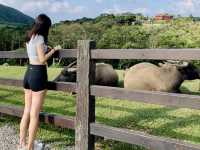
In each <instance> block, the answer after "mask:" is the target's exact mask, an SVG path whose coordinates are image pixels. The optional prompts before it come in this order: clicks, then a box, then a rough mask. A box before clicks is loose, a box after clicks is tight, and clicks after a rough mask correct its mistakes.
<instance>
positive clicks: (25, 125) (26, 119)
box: [19, 89, 32, 147]
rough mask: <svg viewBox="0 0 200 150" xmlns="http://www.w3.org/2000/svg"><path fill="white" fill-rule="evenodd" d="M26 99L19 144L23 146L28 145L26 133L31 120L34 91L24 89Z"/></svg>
mask: <svg viewBox="0 0 200 150" xmlns="http://www.w3.org/2000/svg"><path fill="white" fill-rule="evenodd" d="M24 93H25V94H24V100H25V107H24V113H23V116H22V119H21V123H20V141H19V144H20V145H19V146H20V147H23V146H25V145H26V134H27V130H28V125H29V120H30V110H31V102H32V95H31V94H32V91H31V90H27V89H24Z"/></svg>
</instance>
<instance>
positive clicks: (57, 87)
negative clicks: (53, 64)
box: [0, 78, 76, 92]
mask: <svg viewBox="0 0 200 150" xmlns="http://www.w3.org/2000/svg"><path fill="white" fill-rule="evenodd" d="M0 84H1V85H8V86H17V87H22V86H23V80H17V79H6V78H0ZM47 87H48V90H54V91H63V92H76V83H72V82H51V81H49V82H48V85H47Z"/></svg>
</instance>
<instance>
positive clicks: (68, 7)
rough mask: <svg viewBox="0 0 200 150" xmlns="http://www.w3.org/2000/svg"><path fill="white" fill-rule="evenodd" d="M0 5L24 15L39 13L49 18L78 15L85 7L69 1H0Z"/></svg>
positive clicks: (33, 15)
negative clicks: (14, 9) (47, 15)
mask: <svg viewBox="0 0 200 150" xmlns="http://www.w3.org/2000/svg"><path fill="white" fill-rule="evenodd" d="M0 3H1V4H4V5H7V6H10V7H13V8H16V9H18V10H20V11H22V12H23V13H25V14H28V15H30V16H32V17H35V16H36V15H38V14H39V13H46V14H49V15H50V16H62V15H63V16H67V15H68V16H69V15H80V14H81V13H83V12H84V11H85V10H86V7H85V6H81V5H73V4H71V3H70V2H69V0H0Z"/></svg>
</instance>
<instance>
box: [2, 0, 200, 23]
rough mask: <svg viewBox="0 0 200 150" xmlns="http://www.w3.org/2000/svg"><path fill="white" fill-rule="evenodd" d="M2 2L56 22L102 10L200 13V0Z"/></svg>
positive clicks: (184, 14) (96, 14) (94, 15)
mask: <svg viewBox="0 0 200 150" xmlns="http://www.w3.org/2000/svg"><path fill="white" fill-rule="evenodd" d="M0 4H4V5H7V6H10V7H13V8H16V9H18V10H20V11H22V12H23V13H25V14H27V15H29V16H31V17H33V18H35V17H36V16H37V15H38V14H40V13H45V14H47V15H48V16H50V17H51V19H52V20H53V22H54V23H55V22H59V21H63V20H73V19H78V18H82V17H91V18H94V17H96V16H98V15H100V14H102V13H114V14H118V13H123V12H132V13H143V14H144V15H146V16H154V15H156V14H159V13H170V14H174V15H178V14H180V15H182V16H188V15H190V14H192V15H193V16H200V0H0Z"/></svg>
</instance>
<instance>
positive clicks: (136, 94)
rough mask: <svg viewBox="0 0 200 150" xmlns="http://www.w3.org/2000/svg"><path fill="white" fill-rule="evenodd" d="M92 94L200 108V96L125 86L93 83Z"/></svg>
mask: <svg viewBox="0 0 200 150" xmlns="http://www.w3.org/2000/svg"><path fill="white" fill-rule="evenodd" d="M90 89H91V95H94V96H98V97H107V98H112V99H126V100H129V101H137V102H144V103H150V104H159V105H165V106H175V107H181V108H182V107H185V108H192V109H200V96H196V95H188V94H175V93H166V92H152V91H151V92H150V91H131V90H127V89H124V88H116V87H106V86H97V85H92V86H91V87H90Z"/></svg>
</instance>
